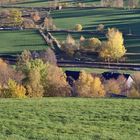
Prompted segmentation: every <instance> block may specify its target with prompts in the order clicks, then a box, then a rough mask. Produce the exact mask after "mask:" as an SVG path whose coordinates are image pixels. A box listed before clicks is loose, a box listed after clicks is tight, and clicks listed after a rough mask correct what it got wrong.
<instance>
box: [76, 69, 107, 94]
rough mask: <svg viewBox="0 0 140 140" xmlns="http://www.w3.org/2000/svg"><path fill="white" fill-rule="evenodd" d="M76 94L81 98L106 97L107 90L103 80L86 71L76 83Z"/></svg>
mask: <svg viewBox="0 0 140 140" xmlns="http://www.w3.org/2000/svg"><path fill="white" fill-rule="evenodd" d="M75 92H76V94H77V96H80V97H104V96H105V90H104V86H103V85H102V83H101V80H100V78H99V77H97V76H92V75H91V74H89V73H86V72H85V71H82V72H81V73H80V76H79V79H78V80H77V81H76V82H75Z"/></svg>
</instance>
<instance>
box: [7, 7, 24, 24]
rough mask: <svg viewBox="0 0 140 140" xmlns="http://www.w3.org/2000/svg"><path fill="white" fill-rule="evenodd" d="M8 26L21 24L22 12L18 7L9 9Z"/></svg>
mask: <svg viewBox="0 0 140 140" xmlns="http://www.w3.org/2000/svg"><path fill="white" fill-rule="evenodd" d="M8 18H9V21H10V23H9V25H10V26H21V25H22V23H23V18H22V13H21V11H20V10H18V9H11V10H10V15H9V17H8Z"/></svg>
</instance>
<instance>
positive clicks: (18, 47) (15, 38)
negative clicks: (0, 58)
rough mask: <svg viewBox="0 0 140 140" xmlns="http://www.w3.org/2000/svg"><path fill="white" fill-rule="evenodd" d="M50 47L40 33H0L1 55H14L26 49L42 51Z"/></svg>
mask: <svg viewBox="0 0 140 140" xmlns="http://www.w3.org/2000/svg"><path fill="white" fill-rule="evenodd" d="M46 47H48V46H47V45H46V43H45V41H44V40H43V38H42V37H41V36H40V34H39V32H38V31H35V30H34V31H28V30H27V31H0V53H1V54H12V53H13V54H14V53H20V52H22V51H23V50H25V49H28V50H42V49H45V48H46Z"/></svg>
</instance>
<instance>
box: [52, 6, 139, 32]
mask: <svg viewBox="0 0 140 140" xmlns="http://www.w3.org/2000/svg"><path fill="white" fill-rule="evenodd" d="M52 16H53V18H54V22H55V24H56V26H57V27H58V28H60V29H74V27H75V25H76V24H81V25H82V26H83V29H84V30H95V29H96V27H97V25H99V24H104V25H105V28H108V27H116V28H118V29H120V30H121V31H122V32H123V33H126V34H128V33H129V31H130V30H131V32H132V33H133V34H140V18H139V17H140V9H133V10H128V9H126V10H125V9H114V8H70V9H63V10H61V11H53V13H52Z"/></svg>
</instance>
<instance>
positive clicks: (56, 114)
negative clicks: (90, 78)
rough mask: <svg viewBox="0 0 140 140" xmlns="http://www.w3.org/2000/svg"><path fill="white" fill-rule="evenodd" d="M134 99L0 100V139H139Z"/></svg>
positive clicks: (139, 120)
mask: <svg viewBox="0 0 140 140" xmlns="http://www.w3.org/2000/svg"><path fill="white" fill-rule="evenodd" d="M139 116H140V101H139V100H134V99H82V98H43V99H23V100H18V99H1V100H0V139H1V140H28V139H31V140H54V139H55V140H58V139H59V140H93V139H94V140H99V139H100V140H139V138H140V133H139V131H140V117H139Z"/></svg>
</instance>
